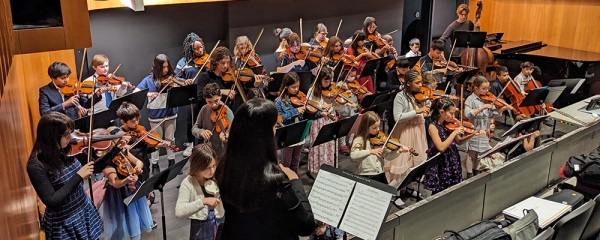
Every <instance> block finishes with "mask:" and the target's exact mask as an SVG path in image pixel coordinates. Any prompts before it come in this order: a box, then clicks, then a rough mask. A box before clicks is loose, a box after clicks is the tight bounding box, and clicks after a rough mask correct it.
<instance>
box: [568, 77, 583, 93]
mask: <svg viewBox="0 0 600 240" xmlns="http://www.w3.org/2000/svg"><path fill="white" fill-rule="evenodd" d="M584 82H585V78H582V79H581V80H579V82H577V85H575V87H574V88H573V90H571V94H575V93H576V92H577V90H579V88H580V87H581V85H583V83H584Z"/></svg>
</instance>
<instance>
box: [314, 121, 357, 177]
mask: <svg viewBox="0 0 600 240" xmlns="http://www.w3.org/2000/svg"><path fill="white" fill-rule="evenodd" d="M356 118H358V115H354V116H352V117H349V118H346V119H343V120H339V121H337V122H333V123H330V124H327V125H325V126H323V127H322V128H321V130H320V131H319V134H318V135H317V138H316V139H315V141H314V142H313V144H312V146H311V147H316V146H319V145H321V144H323V143H326V142H329V141H335V150H334V151H333V154H334V157H333V159H334V163H333V165H334V167H337V162H338V159H337V158H338V156H337V155H338V142H337V139H338V138H341V137H344V136H347V135H348V133H349V132H350V130H351V129H352V126H353V125H354V122H356Z"/></svg>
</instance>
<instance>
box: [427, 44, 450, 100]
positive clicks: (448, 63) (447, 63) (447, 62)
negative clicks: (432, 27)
mask: <svg viewBox="0 0 600 240" xmlns="http://www.w3.org/2000/svg"><path fill="white" fill-rule="evenodd" d="M454 46H456V39H454V43H452V49H451V50H450V57H452V52H454ZM448 66H450V62H449V61H446V70H444V74H446V72H448ZM431 68H433V66H432V67H431ZM448 86H450V83H448V84H446V89H444V93H446V92H447V91H448Z"/></svg>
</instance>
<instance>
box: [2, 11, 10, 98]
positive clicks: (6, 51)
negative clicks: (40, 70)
mask: <svg viewBox="0 0 600 240" xmlns="http://www.w3.org/2000/svg"><path fill="white" fill-rule="evenodd" d="M9 3H10V2H9V0H0V12H1V13H2V14H1V15H0V98H1V97H2V95H3V92H4V84H5V83H6V76H8V70H9V69H10V65H11V63H12V56H13V26H12V14H10V4H9Z"/></svg>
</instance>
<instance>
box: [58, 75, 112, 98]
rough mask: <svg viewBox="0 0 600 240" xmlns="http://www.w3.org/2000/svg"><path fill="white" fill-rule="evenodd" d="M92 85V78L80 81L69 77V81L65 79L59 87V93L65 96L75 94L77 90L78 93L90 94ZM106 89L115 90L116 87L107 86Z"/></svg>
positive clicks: (92, 89)
mask: <svg viewBox="0 0 600 240" xmlns="http://www.w3.org/2000/svg"><path fill="white" fill-rule="evenodd" d="M94 85H95V84H94V81H93V80H85V81H83V82H80V81H79V80H77V79H75V78H71V79H69V81H67V84H65V85H64V86H62V87H60V93H61V94H62V95H64V96H65V97H70V96H73V95H75V93H77V90H79V92H80V93H82V94H86V95H89V94H92V92H93V91H94ZM106 91H109V92H116V91H117V88H116V87H108V88H107V89H106Z"/></svg>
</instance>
